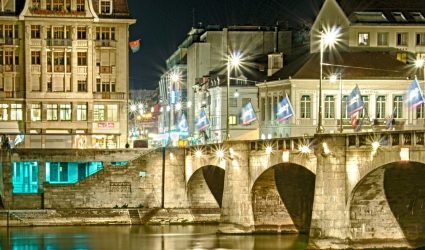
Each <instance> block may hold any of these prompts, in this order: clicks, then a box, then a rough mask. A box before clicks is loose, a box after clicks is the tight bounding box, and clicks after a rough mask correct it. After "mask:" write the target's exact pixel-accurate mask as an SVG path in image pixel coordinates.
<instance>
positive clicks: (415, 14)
mask: <svg viewBox="0 0 425 250" xmlns="http://www.w3.org/2000/svg"><path fill="white" fill-rule="evenodd" d="M424 14H425V3H423V2H421V1H410V2H409V3H406V2H402V1H356V2H353V1H347V0H342V1H336V0H325V1H324V4H323V6H322V8H321V10H320V12H319V14H318V16H317V18H316V20H315V22H314V24H313V26H312V29H311V35H310V48H311V50H310V52H307V53H304V54H300V55H298V56H296V57H295V58H289V60H288V61H287V62H286V63H285V64H284V65H283V67H282V69H281V70H280V71H278V72H276V73H275V74H273V75H272V76H271V77H270V78H269V80H268V81H267V82H266V83H261V84H258V87H259V98H260V110H261V119H260V120H261V124H262V125H261V134H262V137H285V136H296V135H302V134H310V135H311V134H313V133H315V132H316V130H317V129H319V107H320V105H319V92H320V91H319V86H320V85H319V83H320V68H321V66H322V69H323V74H322V77H323V78H322V81H321V83H322V85H321V94H322V96H321V100H322V105H321V106H322V112H321V113H322V125H323V126H324V128H325V131H326V132H335V133H336V132H338V131H339V130H341V124H342V129H343V131H344V132H354V130H355V129H359V126H354V127H353V126H351V124H350V117H349V116H348V114H347V108H346V106H347V105H346V102H347V99H348V95H349V94H350V93H351V91H352V89H353V88H354V87H355V86H356V85H358V86H359V89H360V92H361V95H362V99H363V102H364V109H363V110H362V111H361V112H360V113H359V116H360V122H359V123H360V125H361V127H360V128H361V129H367V130H379V129H386V128H387V127H392V128H395V129H409V128H419V127H420V128H423V126H424V106H423V105H420V106H418V107H416V108H414V109H412V108H410V107H408V105H407V103H406V98H405V96H406V94H407V89H408V87H409V85H410V84H411V82H412V80H413V79H414V78H415V75H418V77H420V78H422V77H423V73H422V70H423V69H422V68H421V69H417V68H415V63H414V61H415V59H420V58H423V53H424V51H425V43H424V42H423V39H422V38H424V37H425V36H424V32H423V29H424V27H425V18H424ZM332 29H333V30H334V31H338V32H339V39H338V41H337V43H336V44H335V46H333V47H324V48H323V50H322V52H323V53H324V56H323V60H322V61H321V60H320V40H321V39H323V37H322V36H323V34H324V33H325V32H326V31H328V30H332ZM424 41H425V40H424ZM322 63H323V64H322ZM333 74H336V76H337V81H336V83H332V82H331V81H330V76H331V75H333ZM286 94H287V95H288V96H289V97H290V100H291V102H292V106H293V107H294V110H295V115H294V117H292V118H291V119H289V120H287V121H285V122H283V123H278V122H276V117H275V115H276V114H275V107H276V105H277V102H278V101H280V100H281V98H283V97H284V96H285V95H286ZM390 118H395V126H386V125H387V123H386V121H388V119H390Z"/></svg>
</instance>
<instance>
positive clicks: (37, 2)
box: [31, 0, 41, 9]
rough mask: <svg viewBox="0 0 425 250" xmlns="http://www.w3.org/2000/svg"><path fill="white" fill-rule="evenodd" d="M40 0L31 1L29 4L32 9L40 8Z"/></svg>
mask: <svg viewBox="0 0 425 250" xmlns="http://www.w3.org/2000/svg"><path fill="white" fill-rule="evenodd" d="M40 1H41V0H32V3H31V5H32V8H33V9H40V6H41V5H40Z"/></svg>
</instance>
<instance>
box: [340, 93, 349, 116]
mask: <svg viewBox="0 0 425 250" xmlns="http://www.w3.org/2000/svg"><path fill="white" fill-rule="evenodd" d="M347 101H348V96H347V95H345V96H343V97H342V107H341V112H342V118H343V119H347V118H348V110H347Z"/></svg>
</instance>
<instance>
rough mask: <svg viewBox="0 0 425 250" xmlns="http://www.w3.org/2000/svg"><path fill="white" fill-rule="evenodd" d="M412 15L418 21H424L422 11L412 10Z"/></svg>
mask: <svg viewBox="0 0 425 250" xmlns="http://www.w3.org/2000/svg"><path fill="white" fill-rule="evenodd" d="M410 15H412V17H413V19H415V21H416V22H424V21H425V18H424V16H423V15H422V13H420V12H410Z"/></svg>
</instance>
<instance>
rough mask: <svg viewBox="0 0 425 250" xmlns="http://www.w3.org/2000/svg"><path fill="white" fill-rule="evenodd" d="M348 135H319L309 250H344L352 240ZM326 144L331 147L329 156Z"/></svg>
mask: <svg viewBox="0 0 425 250" xmlns="http://www.w3.org/2000/svg"><path fill="white" fill-rule="evenodd" d="M345 139H346V137H345V136H344V135H336V134H335V135H332V137H331V136H329V135H324V134H316V135H315V140H316V141H317V142H318V144H317V146H316V149H315V154H316V156H317V169H316V186H315V192H314V203H313V213H312V219H311V227H310V240H309V247H312V248H320V249H324V248H335V247H336V248H340V247H341V246H339V245H340V244H344V241H345V239H346V238H347V237H348V224H349V223H348V222H349V219H348V211H347V209H346V166H345V162H346V156H345ZM323 143H326V144H327V147H328V149H329V152H327V150H326V147H325V146H324V145H323Z"/></svg>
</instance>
